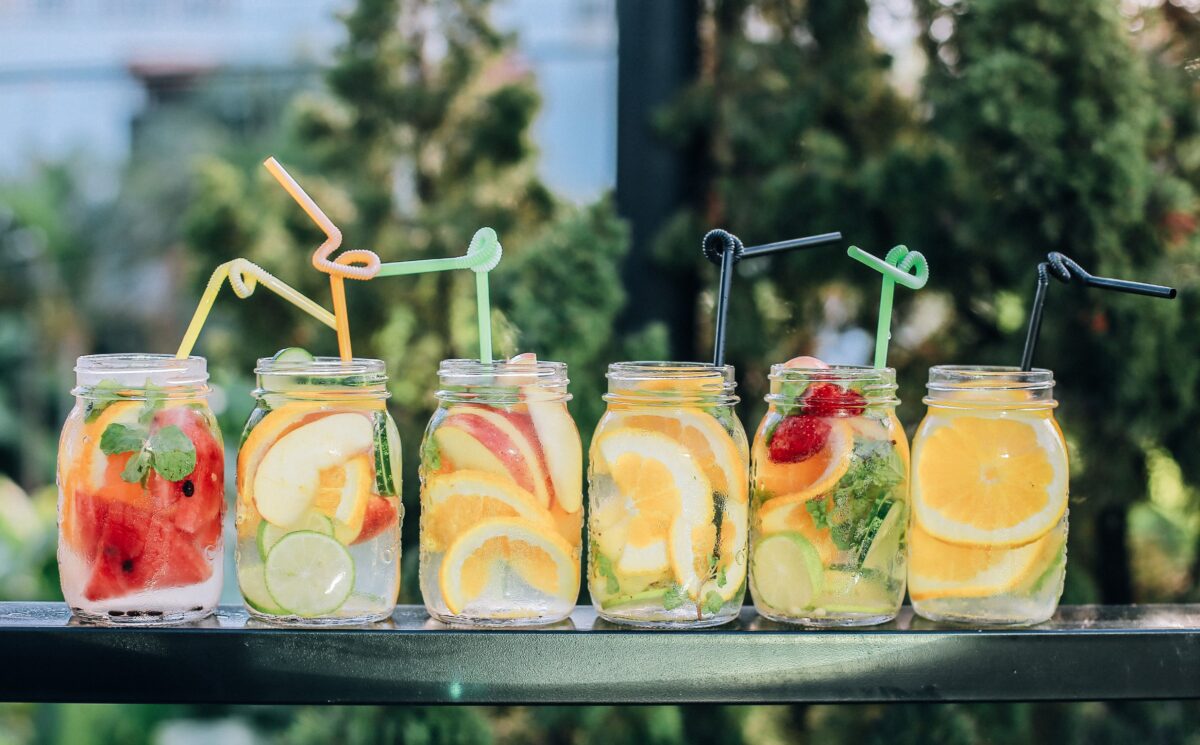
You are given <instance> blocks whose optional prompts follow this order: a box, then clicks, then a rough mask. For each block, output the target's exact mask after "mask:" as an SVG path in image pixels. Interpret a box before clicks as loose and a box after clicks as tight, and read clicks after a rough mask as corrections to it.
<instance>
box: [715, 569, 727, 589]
mask: <svg viewBox="0 0 1200 745" xmlns="http://www.w3.org/2000/svg"><path fill="white" fill-rule="evenodd" d="M727 582H729V577H728V575H726V574H725V567H721V568H720V569H718V570H717V587H724V586H725V584H726V583H727Z"/></svg>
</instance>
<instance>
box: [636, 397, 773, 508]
mask: <svg viewBox="0 0 1200 745" xmlns="http://www.w3.org/2000/svg"><path fill="white" fill-rule="evenodd" d="M614 421H615V422H616V423H618V424H619V425H620V426H625V427H635V428H637V429H644V430H648V431H650V432H658V433H660V434H664V435H666V436H667V437H670V438H671V439H673V440H675V441H677V442H679V443H680V444H681V445H683V447H684V448H686V449H687V451H688V452H689V453H691V454H692V457H693V458H695V459H696V462H697V463H699V464H700V467H701V468H702V469H703V470H704V475H705V476H707V477H708V480H709V481H710V482H711V483H712V488H713V489H714V490H715V491H716V492H718V493H719V494H724V495H725V496H726V497H728V498H729V499H731V500H733V501H735V502H743V503H744V502H746V501H747V500H748V497H749V482H750V477H749V474H748V473H747V470H748V469H747V463H746V456H745V455H744V454H743V453H742V451H741V450H740V449H739V448H738V445H737V443H736V442H734V439H733V437H732V436H731V435H730V434H729V432H728V431H726V429H725V427H723V426H722V425H721V423H720V422H718V421H717V419H716V418H715V417H714V416H712V415H711V414H709V413H707V412H705V411H703V410H701V409H674V410H663V411H661V412H655V413H645V412H644V411H639V412H636V413H634V412H629V413H617V415H616V416H615V417H614Z"/></svg>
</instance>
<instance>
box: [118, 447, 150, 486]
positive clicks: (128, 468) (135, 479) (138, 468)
mask: <svg viewBox="0 0 1200 745" xmlns="http://www.w3.org/2000/svg"><path fill="white" fill-rule="evenodd" d="M149 472H150V453H149V451H146V450H142V451H139V452H138V454H137V455H135V456H133V457H132V458H130V459H129V462H128V463H126V464H125V468H124V469H123V470H122V471H121V480H122V481H125V482H128V483H130V484H138V483H141V482H142V481H143V480H144V479H145V478H146V474H147V473H149Z"/></svg>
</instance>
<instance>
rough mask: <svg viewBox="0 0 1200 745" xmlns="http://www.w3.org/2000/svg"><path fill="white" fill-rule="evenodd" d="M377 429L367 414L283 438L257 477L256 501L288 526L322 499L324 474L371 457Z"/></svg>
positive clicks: (321, 422)
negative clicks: (363, 456)
mask: <svg viewBox="0 0 1200 745" xmlns="http://www.w3.org/2000/svg"><path fill="white" fill-rule="evenodd" d="M374 434H375V431H374V428H373V427H372V426H371V420H370V419H369V418H368V417H367V416H365V415H364V414H349V413H342V414H331V415H329V416H325V417H321V418H320V419H317V420H315V421H313V422H310V423H308V424H305V425H303V426H301V427H297V428H295V429H293V430H292V431H290V432H288V433H287V434H286V435H284V436H283V437H281V438H279V439H278V440H277V441H276V442H275V444H274V445H272V446H271V448H270V449H269V450H268V451H267V453H266V455H264V456H263V459H262V462H261V463H260V464H259V466H258V471H257V473H255V474H254V492H253V493H254V503H255V505H257V507H258V512H259V514H261V515H262V516H263V519H264V520H266V521H267V522H270V523H273V524H275V525H279V526H282V527H286V526H288V525H292V524H294V523H297V522H299V521H300V520H301V519H303V518H304V516H305V513H307V512H308V511H309V510H310V509H311V508H312V507H313V503H314V502H315V501H316V499H317V494H318V492H319V490H320V487H321V471H323V470H325V469H327V468H332V467H334V466H337V465H340V464H342V463H344V462H345V461H348V460H350V459H351V458H353V457H354V456H356V455H359V454H362V453H368V454H369V453H370V451H371V448H372V446H373V444H374Z"/></svg>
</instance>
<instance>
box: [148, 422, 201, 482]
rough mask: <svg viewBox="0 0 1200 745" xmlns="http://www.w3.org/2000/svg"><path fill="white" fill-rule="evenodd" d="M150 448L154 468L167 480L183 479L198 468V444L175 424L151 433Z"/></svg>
mask: <svg viewBox="0 0 1200 745" xmlns="http://www.w3.org/2000/svg"><path fill="white" fill-rule="evenodd" d="M149 449H150V452H151V453H152V454H153V456H154V457H153V459H152V464H153V466H154V470H155V471H158V473H159V475H160V476H162V477H163V478H164V479H166V480H167V481H182V480H183V479H185V478H187V477H188V476H189V475H190V474H191V472H192V471H194V470H196V446H195V445H193V444H192V441H191V440H189V439H188V436H187V435H186V434H184V432H183V430H182V429H180V428H179V427H177V426H176V425H174V424H169V425H167V426H166V427H163V428H162V429H159V430H157V431H155V432H154V434H152V435H150V442H149Z"/></svg>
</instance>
